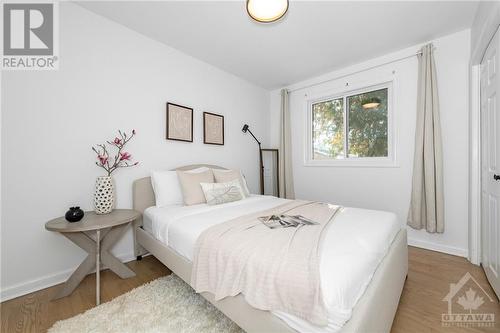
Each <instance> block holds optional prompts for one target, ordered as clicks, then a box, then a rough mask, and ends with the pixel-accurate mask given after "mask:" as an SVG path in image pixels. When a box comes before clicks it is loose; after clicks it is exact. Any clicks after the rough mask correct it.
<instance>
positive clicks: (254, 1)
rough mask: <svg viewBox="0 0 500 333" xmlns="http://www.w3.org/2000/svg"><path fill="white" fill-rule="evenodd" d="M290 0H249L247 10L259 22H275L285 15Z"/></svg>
mask: <svg viewBox="0 0 500 333" xmlns="http://www.w3.org/2000/svg"><path fill="white" fill-rule="evenodd" d="M287 10H288V0H247V12H248V15H250V17H251V18H253V19H254V20H256V21H258V22H264V23H269V22H274V21H276V20H279V19H280V18H282V17H283V15H285V13H286V12H287Z"/></svg>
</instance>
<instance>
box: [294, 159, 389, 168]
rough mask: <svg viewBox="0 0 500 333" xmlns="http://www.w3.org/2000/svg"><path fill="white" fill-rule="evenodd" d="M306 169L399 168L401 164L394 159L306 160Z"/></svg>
mask: <svg viewBox="0 0 500 333" xmlns="http://www.w3.org/2000/svg"><path fill="white" fill-rule="evenodd" d="M304 166H306V167H335V168H339V167H340V168H399V163H398V162H397V161H395V160H392V159H370V160H366V159H363V160H356V159H346V160H306V161H304Z"/></svg>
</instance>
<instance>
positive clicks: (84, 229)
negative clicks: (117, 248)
mask: <svg viewBox="0 0 500 333" xmlns="http://www.w3.org/2000/svg"><path fill="white" fill-rule="evenodd" d="M140 215H141V214H140V213H139V212H137V211H135V210H132V209H115V210H113V211H112V212H111V213H109V214H105V215H97V214H96V213H94V212H85V216H84V218H83V219H82V220H81V221H79V222H73V223H69V222H68V221H66V219H65V218H64V217H59V218H57V219H54V220H51V221H49V222H47V223H46V224H45V229H47V230H50V231H57V232H59V233H61V234H62V235H64V236H65V237H66V238H68V239H69V240H71V241H72V242H73V243H75V244H76V245H78V246H79V247H81V248H82V249H83V250H85V251H86V252H87V253H88V256H87V258H85V260H84V261H83V262H82V263H81V264H80V266H78V268H77V269H76V270H75V271H74V272H73V274H71V276H70V277H69V279H68V280H67V281H66V282H65V283H64V285H63V286H62V288H61V289H60V290H59V291H58V292H57V293H56V294H55V296H54V298H53V299H58V298H61V297H65V296H68V295H69V294H71V293H72V292H73V290H75V288H76V287H77V286H78V285H79V284H80V282H81V281H82V280H83V278H84V277H85V276H87V274H89V273H91V272H92V270H93V269H95V270H96V304H97V305H99V303H100V266H101V262H102V264H104V265H106V266H107V267H108V268H109V269H111V270H112V271H113V272H115V273H116V274H117V275H118V276H120V277H121V278H122V279H126V278H129V277H132V276H135V273H134V272H133V271H132V270H131V269H130V268H128V267H127V266H126V265H124V264H123V263H122V262H121V261H120V260H119V259H117V258H116V257H115V256H113V255H112V254H111V253H110V252H109V251H110V249H111V247H112V246H113V245H114V244H115V243H116V242H117V241H118V240H119V239H120V238H121V236H122V235H123V234H124V233H125V231H126V230H127V226H128V225H129V224H130V223H132V221H134V220H135V219H137V218H138V217H140Z"/></svg>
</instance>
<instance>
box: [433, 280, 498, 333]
mask: <svg viewBox="0 0 500 333" xmlns="http://www.w3.org/2000/svg"><path fill="white" fill-rule="evenodd" d="M443 301H444V302H448V313H443V314H441V324H442V325H443V326H445V327H450V326H458V327H495V314H494V313H483V312H482V311H481V306H482V305H483V304H485V303H486V302H494V300H493V298H492V297H491V296H490V295H489V294H488V293H487V292H486V291H485V290H484V289H483V288H482V287H481V285H480V284H479V283H478V282H477V281H476V280H475V279H474V277H473V276H472V275H471V274H470V273H469V272H467V273H466V274H465V275H464V276H462V278H461V279H460V280H459V281H458V282H457V283H450V291H449V292H448V294H447V295H446V296H445V297H444V298H443Z"/></svg>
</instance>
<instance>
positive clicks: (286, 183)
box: [279, 89, 295, 199]
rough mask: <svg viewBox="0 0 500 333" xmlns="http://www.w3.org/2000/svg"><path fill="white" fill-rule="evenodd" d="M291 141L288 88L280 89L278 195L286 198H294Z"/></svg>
mask: <svg viewBox="0 0 500 333" xmlns="http://www.w3.org/2000/svg"><path fill="white" fill-rule="evenodd" d="M291 141H292V140H291V134H290V110H289V106H288V90H286V89H282V90H281V110H280V150H279V183H280V189H279V196H280V197H281V198H287V199H295V192H294V189H293V172H292V146H291Z"/></svg>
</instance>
